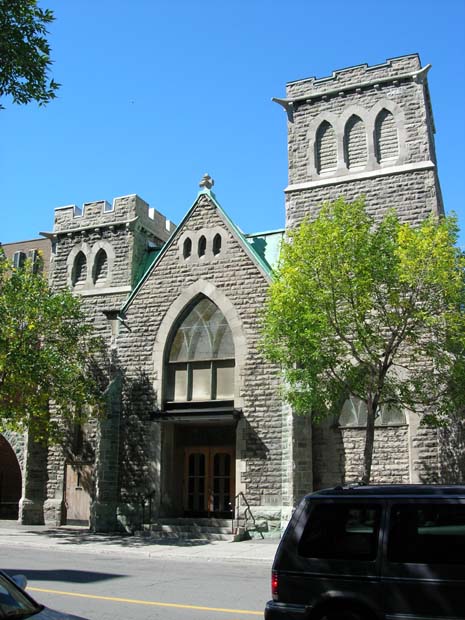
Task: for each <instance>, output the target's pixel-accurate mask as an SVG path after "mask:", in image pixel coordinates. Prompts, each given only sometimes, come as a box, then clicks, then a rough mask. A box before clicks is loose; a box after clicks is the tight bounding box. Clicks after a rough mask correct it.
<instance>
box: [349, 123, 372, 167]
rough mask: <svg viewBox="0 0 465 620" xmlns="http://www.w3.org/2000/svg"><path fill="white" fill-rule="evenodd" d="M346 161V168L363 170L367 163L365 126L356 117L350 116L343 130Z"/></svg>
mask: <svg viewBox="0 0 465 620" xmlns="http://www.w3.org/2000/svg"><path fill="white" fill-rule="evenodd" d="M345 147H346V161H347V167H348V168H363V167H364V166H365V164H366V163H367V158H368V150H367V135H366V131H365V124H364V122H363V121H362V119H361V118H360V117H358V116H355V115H354V116H351V117H350V118H349V120H348V121H347V124H346V128H345Z"/></svg>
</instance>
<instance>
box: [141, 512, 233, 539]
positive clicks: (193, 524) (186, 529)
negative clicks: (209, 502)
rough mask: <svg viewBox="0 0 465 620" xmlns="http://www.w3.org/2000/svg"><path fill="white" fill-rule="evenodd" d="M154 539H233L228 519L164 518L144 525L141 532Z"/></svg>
mask: <svg viewBox="0 0 465 620" xmlns="http://www.w3.org/2000/svg"><path fill="white" fill-rule="evenodd" d="M141 534H143V535H144V536H147V537H150V538H152V539H155V540H161V539H163V540H168V539H172V540H184V541H185V540H233V539H234V535H233V533H232V530H231V520H230V519H207V518H187V517H180V518H166V519H157V520H156V521H155V522H154V523H151V524H147V525H144V528H143V531H142V532H141Z"/></svg>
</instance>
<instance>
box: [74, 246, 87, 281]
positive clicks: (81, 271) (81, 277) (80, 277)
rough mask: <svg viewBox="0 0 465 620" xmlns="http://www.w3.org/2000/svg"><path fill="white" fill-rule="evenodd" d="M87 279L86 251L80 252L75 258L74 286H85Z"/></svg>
mask: <svg viewBox="0 0 465 620" xmlns="http://www.w3.org/2000/svg"><path fill="white" fill-rule="evenodd" d="M86 280H87V259H86V256H85V254H84V252H78V254H77V256H76V258H75V259H74V265H73V273H72V283H73V286H83V285H84V284H85V282H86Z"/></svg>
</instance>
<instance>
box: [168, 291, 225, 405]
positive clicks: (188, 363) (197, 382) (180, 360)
mask: <svg viewBox="0 0 465 620" xmlns="http://www.w3.org/2000/svg"><path fill="white" fill-rule="evenodd" d="M234 365H235V362H234V342H233V336H232V332H231V328H230V327H229V325H228V322H227V321H226V318H225V317H224V315H223V314H222V312H221V311H220V309H219V308H218V306H216V305H215V304H214V303H213V302H212V301H211V300H210V299H208V298H206V297H203V298H201V299H200V300H198V301H197V302H196V303H195V304H194V305H193V306H191V307H190V309H189V310H188V311H187V313H186V314H184V316H183V317H182V318H181V321H180V323H179V325H178V327H177V329H176V330H175V332H174V335H173V337H172V340H171V344H170V347H169V350H168V355H167V363H166V366H167V368H166V392H167V402H168V403H169V402H175V403H189V402H195V403H199V402H206V401H231V400H233V399H234Z"/></svg>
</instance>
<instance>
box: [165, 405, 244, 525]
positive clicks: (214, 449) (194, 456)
mask: <svg viewBox="0 0 465 620" xmlns="http://www.w3.org/2000/svg"><path fill="white" fill-rule="evenodd" d="M235 454H236V427H235V423H234V419H233V417H232V416H228V417H227V419H223V420H221V422H218V420H215V421H211V422H203V423H195V421H194V420H192V419H191V420H189V421H185V420H183V421H179V422H165V423H164V424H163V450H162V493H161V506H160V508H161V515H163V516H172V517H204V518H205V517H207V518H223V519H224V518H227V519H229V518H232V517H233V510H234V496H235V469H236V458H235Z"/></svg>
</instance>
